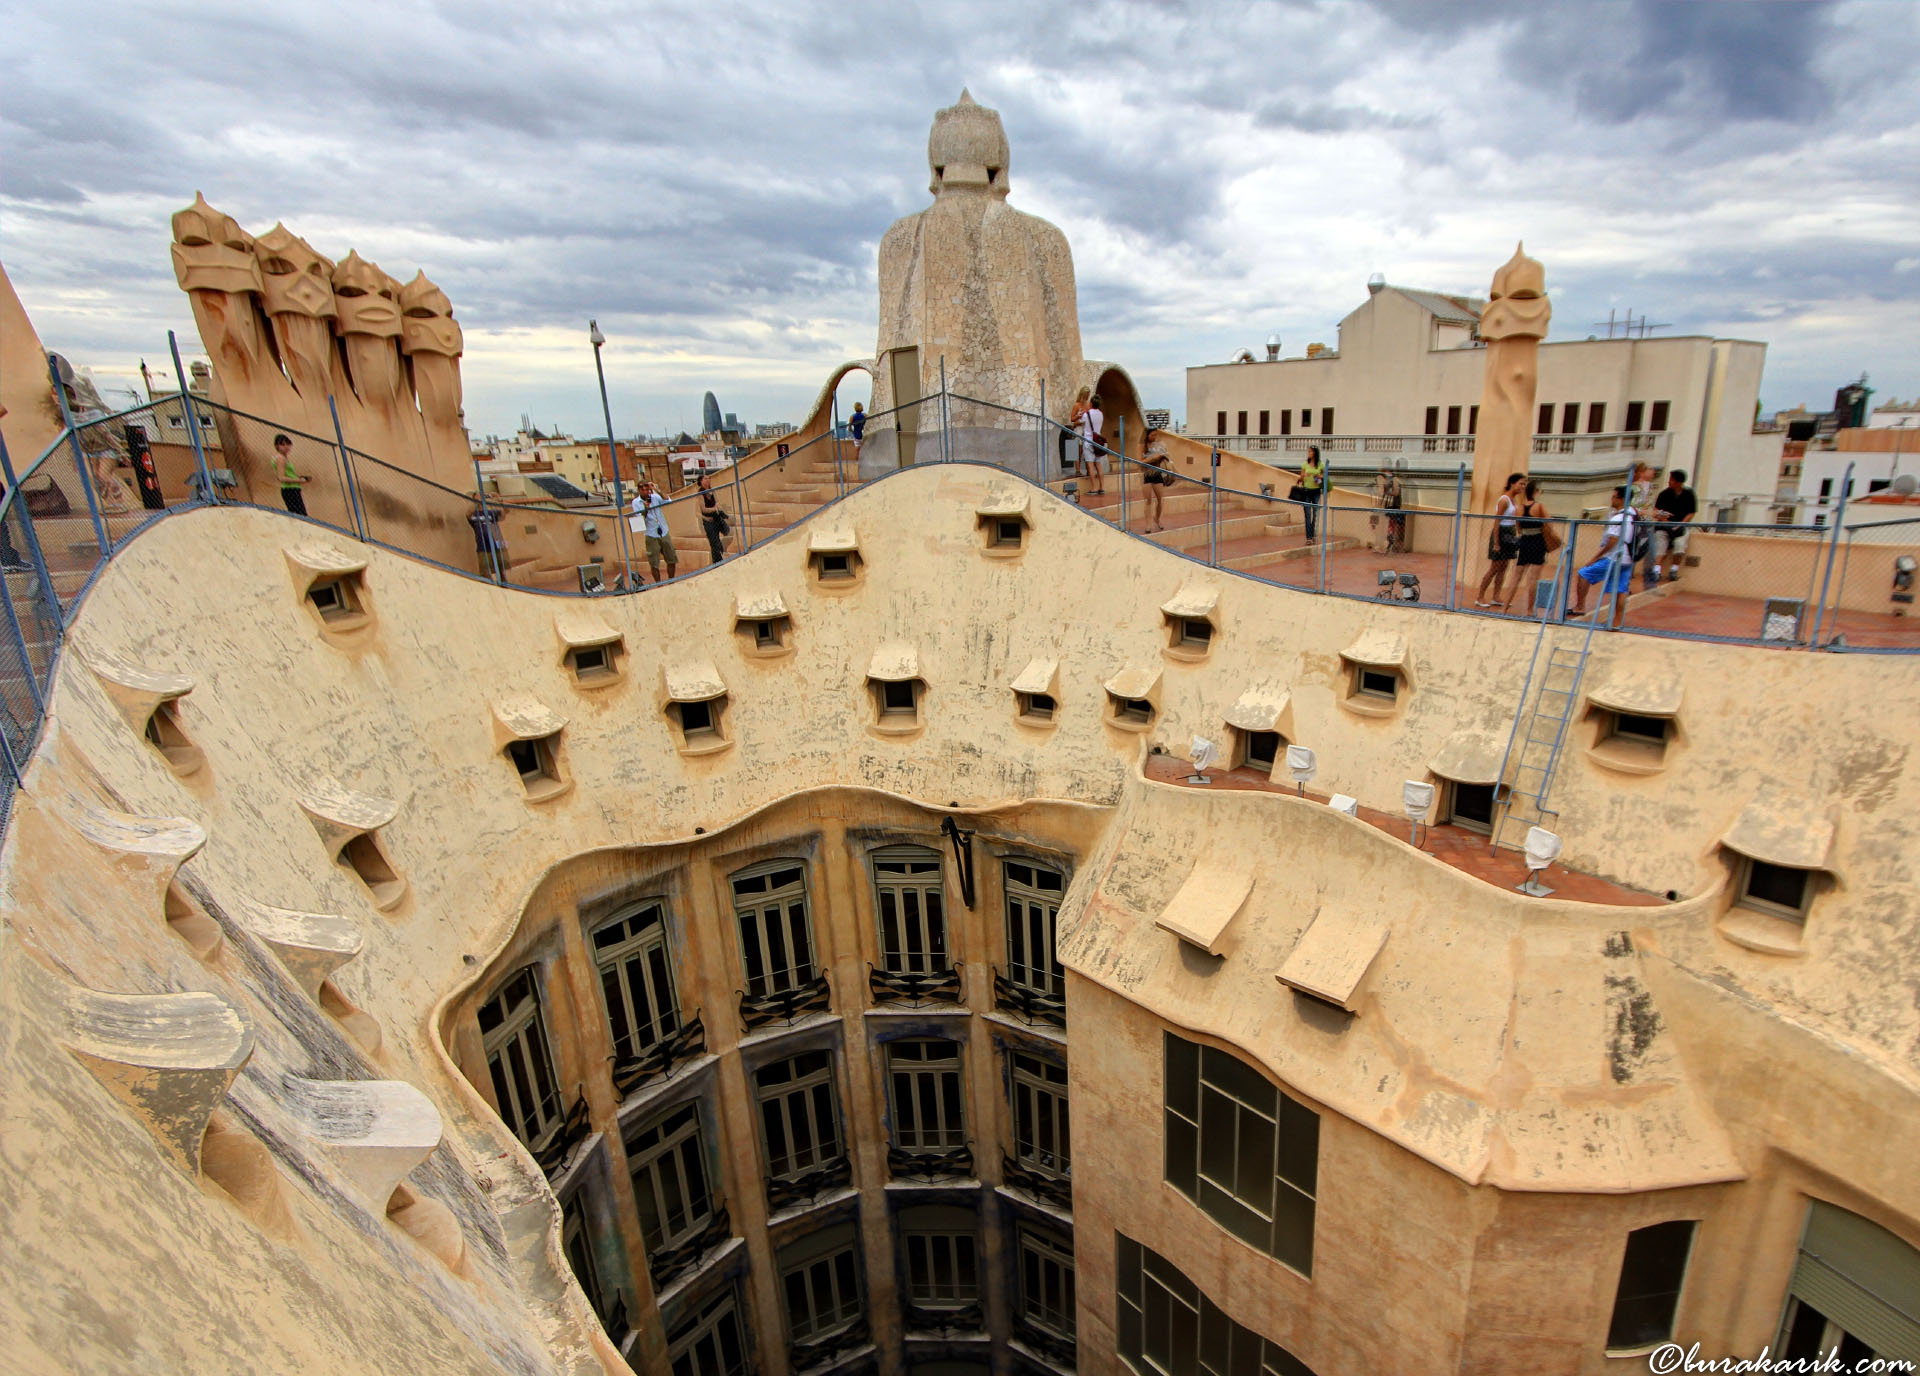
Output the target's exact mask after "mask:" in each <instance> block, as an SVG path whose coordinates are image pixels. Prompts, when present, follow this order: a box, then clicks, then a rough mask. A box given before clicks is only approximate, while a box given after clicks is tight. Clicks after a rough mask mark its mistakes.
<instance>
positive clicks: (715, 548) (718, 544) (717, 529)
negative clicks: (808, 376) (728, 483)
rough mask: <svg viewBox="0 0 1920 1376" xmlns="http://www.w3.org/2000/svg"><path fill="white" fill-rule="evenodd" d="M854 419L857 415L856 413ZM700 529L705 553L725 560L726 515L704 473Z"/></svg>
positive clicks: (714, 559)
mask: <svg viewBox="0 0 1920 1376" xmlns="http://www.w3.org/2000/svg"><path fill="white" fill-rule="evenodd" d="M855 414H856V417H857V415H858V413H857V412H856V413H855ZM699 487H700V529H701V530H702V531H704V532H705V533H706V537H707V553H708V554H709V555H711V556H712V558H713V562H714V563H716V564H717V563H719V562H720V561H721V560H722V559H724V558H726V557H727V556H726V553H725V551H724V548H723V547H724V545H725V544H726V538H727V531H728V530H729V529H730V528H731V526H730V523H729V522H728V520H727V513H726V512H725V511H724V510H722V509H721V506H720V496H719V494H718V493H716V492H715V491H714V490H713V479H712V478H710V477H709V476H707V474H706V473H705V472H702V473H701V474H700V480H699Z"/></svg>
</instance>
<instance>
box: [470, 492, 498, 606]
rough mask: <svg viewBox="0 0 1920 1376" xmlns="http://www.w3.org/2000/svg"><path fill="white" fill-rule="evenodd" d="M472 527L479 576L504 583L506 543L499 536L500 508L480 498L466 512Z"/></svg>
mask: <svg viewBox="0 0 1920 1376" xmlns="http://www.w3.org/2000/svg"><path fill="white" fill-rule="evenodd" d="M467 524H468V525H470V526H472V527H473V548H474V551H475V553H476V554H477V555H478V557H479V560H480V576H481V577H482V578H488V579H491V580H492V581H494V582H496V583H499V584H502V585H504V584H505V583H506V581H507V544H506V541H505V540H503V539H502V538H501V537H500V509H499V508H498V507H490V506H488V505H487V503H486V499H485V498H484V497H483V498H480V499H479V500H477V501H475V502H474V504H473V510H472V511H469V512H468V513H467Z"/></svg>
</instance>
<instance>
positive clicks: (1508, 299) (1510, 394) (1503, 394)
mask: <svg viewBox="0 0 1920 1376" xmlns="http://www.w3.org/2000/svg"><path fill="white" fill-rule="evenodd" d="M1552 318H1553V306H1552V304H1551V303H1550V302H1549V301H1548V300H1547V285H1546V270H1545V269H1544V268H1542V267H1541V266H1540V264H1539V263H1538V262H1536V261H1535V260H1533V259H1532V258H1529V257H1527V254H1526V246H1525V245H1524V244H1516V245H1514V249H1513V257H1511V258H1509V259H1508V260H1507V261H1506V263H1505V264H1504V265H1503V266H1502V267H1501V269H1500V270H1499V271H1498V272H1496V273H1494V274H1493V286H1492V288H1491V290H1489V291H1488V293H1487V304H1486V308H1485V309H1484V310H1482V311H1481V312H1480V337H1481V338H1482V339H1484V340H1485V341H1486V342H1487V370H1486V376H1485V379H1484V380H1483V381H1482V383H1481V387H1480V425H1479V428H1478V430H1477V431H1476V432H1475V438H1474V445H1473V490H1472V493H1471V498H1470V504H1469V506H1468V507H1467V510H1468V511H1470V512H1474V513H1476V514H1480V515H1485V514H1487V513H1489V512H1491V511H1492V510H1493V503H1494V499H1495V498H1496V497H1498V496H1499V495H1500V493H1501V491H1502V490H1503V489H1504V488H1505V486H1506V481H1507V475H1508V474H1509V473H1524V472H1526V471H1527V467H1528V461H1529V460H1530V459H1531V458H1532V457H1533V418H1534V412H1533V398H1534V393H1535V391H1536V389H1537V387H1538V385H1539V381H1540V341H1541V340H1542V339H1544V338H1545V337H1546V334H1547V322H1548V321H1549V320H1551V319H1552ZM1474 543H1475V542H1474V541H1472V540H1468V541H1466V542H1464V545H1463V552H1466V551H1471V550H1472V548H1473V546H1474ZM1486 544H1487V542H1486V540H1485V539H1481V540H1479V541H1478V545H1479V548H1480V549H1481V550H1482V551H1484V549H1485V548H1486ZM1479 557H1481V558H1484V557H1485V556H1484V554H1481V555H1480V556H1479Z"/></svg>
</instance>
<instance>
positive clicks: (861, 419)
mask: <svg viewBox="0 0 1920 1376" xmlns="http://www.w3.org/2000/svg"><path fill="white" fill-rule="evenodd" d="M847 433H848V434H849V435H851V436H853V461H854V463H855V465H858V464H859V462H860V444H861V442H862V441H863V440H865V439H866V437H867V408H866V405H865V403H863V402H858V401H856V402H854V403H853V414H852V415H851V416H849V417H847Z"/></svg>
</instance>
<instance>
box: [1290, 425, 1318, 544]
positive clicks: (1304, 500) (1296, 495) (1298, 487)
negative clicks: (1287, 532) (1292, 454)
mask: <svg viewBox="0 0 1920 1376" xmlns="http://www.w3.org/2000/svg"><path fill="white" fill-rule="evenodd" d="M1326 490H1327V466H1326V464H1325V463H1323V462H1322V461H1321V459H1320V446H1319V445H1317V444H1316V445H1314V446H1312V447H1311V448H1309V449H1308V450H1307V461H1306V462H1305V463H1303V464H1301V465H1300V481H1299V482H1297V483H1295V484H1294V485H1293V491H1291V492H1289V493H1288V494H1287V496H1288V498H1289V499H1290V500H1292V501H1296V502H1298V503H1300V514H1301V517H1302V518H1303V519H1304V520H1305V521H1306V523H1307V543H1308V544H1312V543H1313V532H1314V525H1315V522H1316V520H1317V518H1318V517H1319V515H1320V502H1321V500H1322V499H1323V497H1324V496H1325V494H1326Z"/></svg>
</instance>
